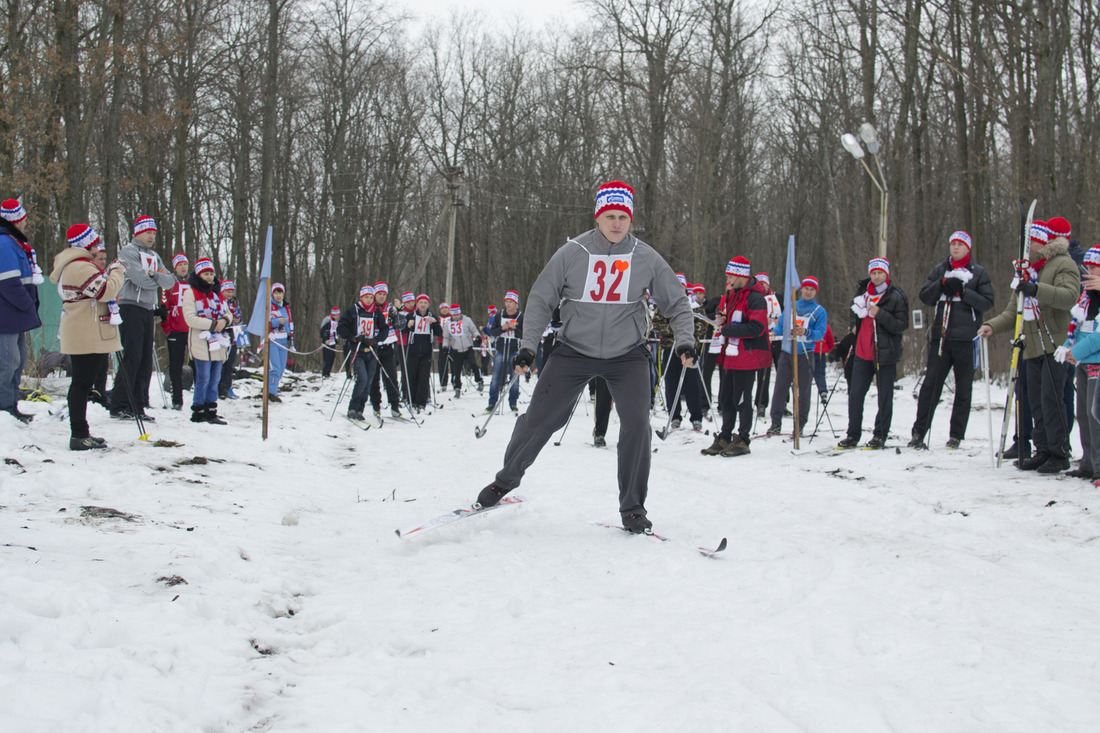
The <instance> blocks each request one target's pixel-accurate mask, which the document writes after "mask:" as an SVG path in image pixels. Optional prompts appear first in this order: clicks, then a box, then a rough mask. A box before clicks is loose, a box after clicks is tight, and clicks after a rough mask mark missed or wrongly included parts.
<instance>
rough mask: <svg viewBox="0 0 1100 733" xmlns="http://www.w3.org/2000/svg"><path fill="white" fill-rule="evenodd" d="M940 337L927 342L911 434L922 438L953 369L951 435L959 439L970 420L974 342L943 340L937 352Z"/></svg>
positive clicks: (964, 434)
mask: <svg viewBox="0 0 1100 733" xmlns="http://www.w3.org/2000/svg"><path fill="white" fill-rule="evenodd" d="M939 348H940V344H939V341H933V342H932V343H930V344H928V365H927V366H926V367H925V370H924V381H923V382H922V383H921V386H920V394H919V395H918V396H917V419H916V421H915V422H914V423H913V437H917V438H921V439H923V438H924V436H925V434H926V433H927V432H928V429H929V427H931V425H932V413H933V412H934V411H935V409H936V405H938V404H939V403H940V395H941V394H942V393H943V384H944V382H946V381H947V374H948V372H950V371H951V370H952V369H954V370H955V402H954V403H953V404H952V405H951V432H950V434H949V435H950V437H952V438H958V439H959V440H962V439H963V438H965V437H966V424H967V423H968V422H969V421H970V401H971V396H972V393H973V387H974V342H973V341H944V342H943V355H942V356H940V355H939V354H938V353H937V352H938V351H939Z"/></svg>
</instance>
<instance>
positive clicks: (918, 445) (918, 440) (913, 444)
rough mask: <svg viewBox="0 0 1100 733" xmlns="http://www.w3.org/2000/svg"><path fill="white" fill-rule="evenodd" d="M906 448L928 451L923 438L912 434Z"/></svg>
mask: <svg viewBox="0 0 1100 733" xmlns="http://www.w3.org/2000/svg"><path fill="white" fill-rule="evenodd" d="M905 447H906V448H914V449H916V450H928V445H927V444H925V442H924V436H923V435H918V434H916V433H913V439H912V440H910V441H909V444H908V445H906V446H905Z"/></svg>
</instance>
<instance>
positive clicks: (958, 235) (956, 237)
mask: <svg viewBox="0 0 1100 733" xmlns="http://www.w3.org/2000/svg"><path fill="white" fill-rule="evenodd" d="M954 242H959V243H961V244H965V245H966V250H967V251H968V252H969V251H970V248H971V247H972V246H973V244H972V243H971V241H970V235H969V234H967V233H966V232H963V231H958V232H955V233H954V234H952V235H951V238H950V239H948V240H947V243H948V244H953V243H954Z"/></svg>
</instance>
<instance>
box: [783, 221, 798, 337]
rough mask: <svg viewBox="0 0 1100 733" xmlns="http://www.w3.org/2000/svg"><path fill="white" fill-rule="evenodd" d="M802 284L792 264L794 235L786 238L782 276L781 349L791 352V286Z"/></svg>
mask: <svg viewBox="0 0 1100 733" xmlns="http://www.w3.org/2000/svg"><path fill="white" fill-rule="evenodd" d="M801 286H802V280H801V278H799V277H798V268H797V267H795V264H794V235H793V234H792V235H791V237H790V239H788V240H787V269H786V275H785V277H784V278H783V350H784V351H786V352H788V353H791V320H792V319H793V318H794V317H795V310H794V308H795V303H794V301H793V300H792V299H791V288H795V289H796V290H797V289H798V288H799V287H801Z"/></svg>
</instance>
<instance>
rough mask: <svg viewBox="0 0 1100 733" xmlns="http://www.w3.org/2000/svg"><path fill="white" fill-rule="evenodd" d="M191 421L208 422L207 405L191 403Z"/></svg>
mask: <svg viewBox="0 0 1100 733" xmlns="http://www.w3.org/2000/svg"><path fill="white" fill-rule="evenodd" d="M191 422H206V405H191Z"/></svg>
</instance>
